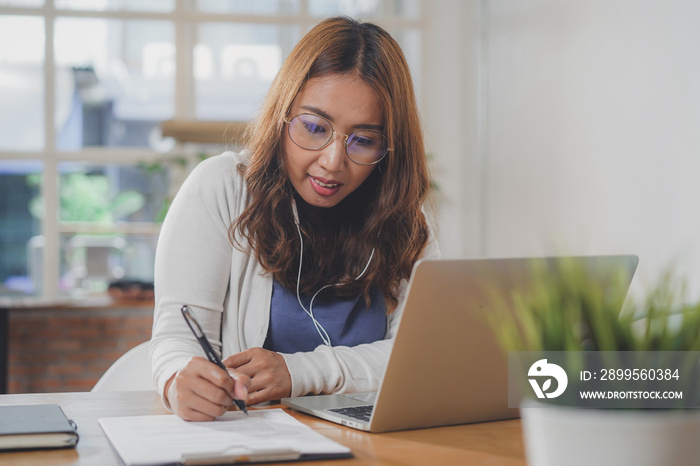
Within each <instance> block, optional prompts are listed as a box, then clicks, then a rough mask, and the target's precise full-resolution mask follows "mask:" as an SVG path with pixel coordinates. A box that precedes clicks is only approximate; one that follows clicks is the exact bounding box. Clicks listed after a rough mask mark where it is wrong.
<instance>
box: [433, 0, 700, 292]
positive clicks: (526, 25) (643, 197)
mask: <svg viewBox="0 0 700 466" xmlns="http://www.w3.org/2000/svg"><path fill="white" fill-rule="evenodd" d="M436 3H437V4H439V3H441V2H436ZM448 3H449V2H448ZM460 8H462V10H461V11H458V10H455V11H454V12H453V13H458V14H460V15H461V19H455V18H454V16H456V15H449V14H448V15H447V16H446V17H445V18H444V20H445V21H447V22H446V23H445V28H444V30H440V31H439V32H438V34H439V35H440V36H441V37H444V38H450V37H451V38H453V40H456V41H459V42H460V45H459V48H460V49H461V50H460V51H459V53H461V54H462V55H461V56H462V59H463V60H464V63H463V65H460V66H461V67H462V68H463V69H462V70H461V71H460V73H461V75H460V79H461V80H462V85H461V86H460V85H459V84H457V85H456V86H455V87H452V85H453V83H452V80H451V79H450V78H446V79H445V80H444V81H441V86H442V89H441V90H440V91H439V92H438V95H449V94H450V92H454V95H455V99H454V100H455V103H456V104H457V105H459V106H460V108H459V110H458V111H454V112H452V111H451V110H450V113H448V115H447V117H448V118H451V119H454V118H457V120H458V121H461V123H460V124H459V125H458V126H461V127H460V128H458V129H457V130H456V131H455V134H456V135H458V137H459V138H461V139H462V140H461V142H460V145H461V149H460V148H459V147H457V150H458V151H459V153H458V154H452V153H450V154H442V153H440V157H441V158H440V163H441V164H442V165H443V166H442V168H441V170H443V172H440V173H439V176H438V179H439V180H440V182H441V184H442V185H443V186H446V192H445V194H446V195H447V197H448V202H447V205H448V206H449V207H448V209H447V212H449V210H450V209H454V210H456V211H457V212H459V216H458V217H457V219H458V220H457V222H458V223H457V224H456V225H454V224H450V223H448V222H449V220H445V218H450V217H451V215H449V214H448V215H443V221H442V222H441V228H442V229H443V230H447V232H448V234H447V237H448V242H447V244H448V247H449V249H448V251H449V252H448V254H446V255H448V256H450V255H456V256H470V255H473V253H478V254H479V255H483V256H524V255H527V256H530V255H541V254H552V253H558V252H561V251H564V252H569V253H577V254H602V253H634V254H637V255H639V256H640V269H639V276H640V278H638V279H637V282H639V281H640V279H642V278H644V277H646V278H649V277H653V276H655V275H656V274H657V273H658V272H659V271H660V270H661V269H662V268H663V267H665V266H668V265H669V264H671V263H673V264H675V265H676V266H677V268H678V269H680V270H681V274H682V275H683V276H685V277H687V278H689V279H690V282H691V283H690V285H691V289H692V294H693V296H695V297H697V295H698V292H699V291H700V206H698V204H700V202H699V201H700V183H698V181H697V180H698V179H699V178H700V50H699V49H700V47H699V46H700V28H699V27H698V24H700V2H697V1H694V0H685V1H684V0H528V1H525V0H519V1H513V0H484V2H483V3H480V2H476V1H475V2H465V3H464V4H463V5H462V6H461V7H460ZM475 15H476V16H477V17H479V16H481V20H480V21H479V22H478V23H477V24H476V26H474V16H475ZM456 24H459V25H460V26H461V27H462V28H464V27H465V26H466V27H476V28H477V29H478V30H477V32H473V31H470V32H468V33H465V32H464V29H461V30H460V29H459V28H455V25H456ZM431 34H432V33H431ZM479 38H481V40H482V42H481V43H480V44H478V45H475V44H473V43H472V41H473V40H477V39H479ZM426 42H428V41H426ZM479 47H482V48H483V50H484V51H485V54H484V55H483V56H481V57H480V58H479V57H474V50H475V49H477V50H478V49H479ZM457 61H458V62H459V60H457ZM448 69H449V68H448ZM474 76H477V77H479V76H481V77H482V78H483V81H482V83H481V84H479V81H478V79H477V81H476V84H475V83H474V82H473V81H474ZM426 84H427V83H426ZM433 84H435V81H433ZM447 86H449V89H447ZM475 90H476V91H477V95H478V100H479V103H476V102H472V101H471V97H473V93H474V91H475ZM462 106H464V107H462ZM475 108H476V109H478V110H477V113H478V115H476V116H474V115H473V112H474V109H475ZM438 110H439V109H438ZM438 110H433V111H434V112H437V111H438ZM426 114H427V115H431V118H433V116H432V113H430V112H429V111H426ZM438 118H439V117H438ZM443 123H444V122H443V121H442V120H441V121H440V122H439V124H443ZM450 124H451V123H450ZM479 135H481V136H482V138H481V139H479ZM472 137H476V142H475V141H472V140H471V138H472ZM429 139H430V138H429ZM455 147H456V146H455V145H454V144H453V145H451V146H449V150H450V151H452V150H455ZM474 151H476V153H475V152H474ZM474 170H477V173H476V175H475V173H474ZM446 171H447V172H446ZM475 176H477V177H478V180H475ZM459 180H465V181H466V182H468V183H477V184H478V183H481V185H480V186H481V188H480V189H477V191H476V192H474V190H473V189H471V187H468V186H459V187H456V186H453V185H452V183H459ZM471 196H476V197H477V199H478V201H477V203H476V204H477V206H475V205H474V202H473V199H472V198H471ZM473 208H475V209H477V211H478V213H477V214H472V213H470V212H469V209H473ZM474 215H476V217H474ZM474 219H476V220H477V221H478V223H479V225H478V226H476V227H475V226H474V225H472V224H471V223H470V222H471V221H472V220H474ZM475 231H476V232H481V233H480V235H477V237H478V244H476V245H475V244H474V243H473V240H472V235H473V234H474V232H475ZM459 236H462V241H463V243H462V244H461V246H459V247H455V246H453V244H452V243H453V242H456V240H455V238H457V237H459ZM441 240H442V238H441ZM443 249H444V248H443ZM452 253H454V254H452Z"/></svg>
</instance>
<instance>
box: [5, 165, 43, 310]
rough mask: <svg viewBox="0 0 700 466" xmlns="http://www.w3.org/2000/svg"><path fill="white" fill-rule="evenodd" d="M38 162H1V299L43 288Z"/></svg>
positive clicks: (39, 167) (33, 292) (39, 166)
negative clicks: (4, 296) (5, 296)
mask: <svg viewBox="0 0 700 466" xmlns="http://www.w3.org/2000/svg"><path fill="white" fill-rule="evenodd" d="M41 171H42V164H41V162H38V161H26V162H20V161H0V296H2V295H23V294H35V293H38V292H39V291H40V288H41V267H42V266H41V264H42V260H41V259H42V252H41V251H42V249H43V236H41V228H42V226H41V218H42V216H41V215H40V211H41V206H40V205H39V203H40V202H41V196H40V193H41V176H40V173H41Z"/></svg>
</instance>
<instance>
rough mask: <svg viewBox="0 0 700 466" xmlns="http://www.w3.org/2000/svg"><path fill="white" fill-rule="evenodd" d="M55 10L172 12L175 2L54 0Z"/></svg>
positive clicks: (152, 0)
mask: <svg viewBox="0 0 700 466" xmlns="http://www.w3.org/2000/svg"><path fill="white" fill-rule="evenodd" d="M55 4H56V8H65V9H68V10H91V11H115V10H126V11H172V10H173V7H174V6H175V0H148V1H144V0H55Z"/></svg>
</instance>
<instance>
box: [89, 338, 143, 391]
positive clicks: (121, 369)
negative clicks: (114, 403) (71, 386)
mask: <svg viewBox="0 0 700 466" xmlns="http://www.w3.org/2000/svg"><path fill="white" fill-rule="evenodd" d="M149 343H150V342H148V341H146V342H144V343H141V344H140V345H138V346H136V347H134V348H132V349H130V350H129V351H127V352H126V353H124V354H123V355H122V356H121V357H120V358H119V359H117V360H116V361H115V362H114V364H112V365H111V366H110V368H109V369H107V371H106V372H105V373H104V374H102V377H100V380H98V381H97V383H96V384H95V386H94V387H93V388H92V391H93V392H133V391H139V390H155V389H156V387H155V385H153V378H152V376H151V360H150V358H149V356H148V346H149Z"/></svg>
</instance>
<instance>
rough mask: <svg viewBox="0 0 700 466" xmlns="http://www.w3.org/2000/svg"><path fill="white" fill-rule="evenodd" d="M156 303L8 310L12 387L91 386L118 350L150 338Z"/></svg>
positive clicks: (34, 389) (52, 389)
mask: <svg viewBox="0 0 700 466" xmlns="http://www.w3.org/2000/svg"><path fill="white" fill-rule="evenodd" d="M152 324H153V305H152V303H151V304H148V303H147V304H144V305H143V306H135V307H131V306H130V307H109V308H92V309H90V308H84V309H83V308H80V309H75V308H73V309H55V310H32V309H14V310H11V311H10V314H9V326H10V338H9V360H8V365H9V367H8V387H7V388H8V393H37V392H76V391H90V390H91V389H92V387H93V386H94V385H95V383H96V382H97V380H98V379H99V378H100V376H101V375H102V374H103V373H104V372H105V370H107V368H109V366H110V365H112V363H113V362H114V361H116V360H117V359H118V358H119V356H121V355H122V354H124V353H125V352H126V351H128V350H129V349H131V348H133V347H134V346H136V345H138V344H139V343H142V342H144V341H146V340H148V339H150V338H151V326H152Z"/></svg>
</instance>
